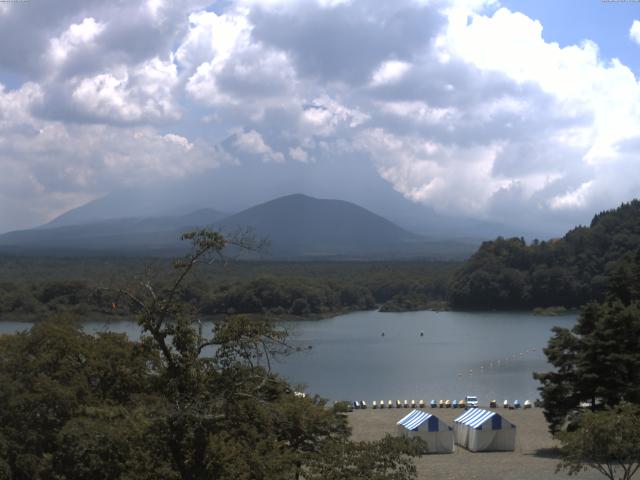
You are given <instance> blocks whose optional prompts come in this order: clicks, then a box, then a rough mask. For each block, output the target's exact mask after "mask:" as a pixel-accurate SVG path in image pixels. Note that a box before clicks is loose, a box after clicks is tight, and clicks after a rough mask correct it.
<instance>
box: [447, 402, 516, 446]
mask: <svg viewBox="0 0 640 480" xmlns="http://www.w3.org/2000/svg"><path fill="white" fill-rule="evenodd" d="M453 432H454V435H455V440H456V443H457V444H458V445H460V446H462V447H465V448H466V449H468V450H470V451H472V452H484V451H513V450H515V445H516V426H515V425H513V424H512V423H510V422H508V421H507V420H506V419H504V418H503V417H502V415H500V414H499V413H497V412H492V411H490V410H483V409H481V408H471V409H469V410H467V411H466V412H464V413H463V414H462V415H460V416H459V417H458V418H456V419H455V420H454V421H453Z"/></svg>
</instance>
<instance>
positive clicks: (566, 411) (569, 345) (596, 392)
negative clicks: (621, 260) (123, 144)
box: [534, 255, 640, 432]
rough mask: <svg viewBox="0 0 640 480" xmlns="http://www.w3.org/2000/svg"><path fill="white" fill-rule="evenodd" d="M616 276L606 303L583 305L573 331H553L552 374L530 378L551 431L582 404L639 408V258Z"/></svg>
mask: <svg viewBox="0 0 640 480" xmlns="http://www.w3.org/2000/svg"><path fill="white" fill-rule="evenodd" d="M616 275H617V276H618V277H619V278H618V281H617V282H614V284H613V288H612V290H611V291H610V293H609V294H608V296H607V299H606V300H605V301H604V302H603V303H590V304H588V305H587V306H585V307H584V308H583V309H582V311H581V314H580V318H579V320H578V323H577V324H576V326H575V327H574V328H573V329H572V330H567V329H564V328H554V336H553V337H552V338H551V340H550V341H549V345H548V347H547V348H546V349H545V354H546V356H547V359H548V360H549V363H551V364H552V365H553V366H554V367H555V369H556V370H555V371H552V372H548V373H537V374H535V375H534V377H535V378H536V379H538V380H539V381H540V382H541V384H542V386H541V387H540V392H541V396H542V401H543V406H544V408H545V415H546V418H547V420H548V421H549V424H550V429H551V430H552V431H553V432H556V431H558V430H559V429H560V428H561V427H562V425H563V424H564V423H565V421H566V420H567V418H568V417H569V416H570V415H571V414H572V413H575V412H578V411H579V408H580V404H581V403H583V402H586V403H587V404H589V405H590V406H591V408H592V409H594V410H595V409H597V408H602V407H604V406H615V405H617V404H619V403H620V402H623V401H625V402H631V403H636V404H640V255H636V256H635V261H633V262H629V263H628V264H627V265H626V266H625V268H624V269H623V270H621V271H619V272H618V274H616Z"/></svg>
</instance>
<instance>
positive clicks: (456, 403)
mask: <svg viewBox="0 0 640 480" xmlns="http://www.w3.org/2000/svg"><path fill="white" fill-rule="evenodd" d="M385 405H386V408H425V407H426V404H425V401H424V400H419V401H418V402H416V401H415V400H411V402H409V401H408V400H405V401H404V402H402V401H400V400H396V401H395V403H394V402H393V401H392V400H389V401H388V402H387V403H386V404H385V402H384V400H380V402H377V401H376V400H374V401H373V402H371V408H385ZM351 406H352V407H353V408H354V409H365V408H368V405H367V402H366V401H365V400H362V401H358V400H355V401H353V402H352V403H351ZM429 406H430V407H431V408H467V407H476V406H477V405H467V402H466V401H465V400H453V401H451V400H438V401H437V402H436V401H435V400H431V401H430V402H429ZM502 406H503V408H510V409H513V408H515V409H517V408H531V407H532V404H531V402H530V401H529V400H525V401H524V403H522V404H521V403H520V400H514V401H513V404H510V403H509V400H505V401H504V402H503V403H502ZM497 407H498V403H497V402H496V400H491V402H489V408H497Z"/></svg>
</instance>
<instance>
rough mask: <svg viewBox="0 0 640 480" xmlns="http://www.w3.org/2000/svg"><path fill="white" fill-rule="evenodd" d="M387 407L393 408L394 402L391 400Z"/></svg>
mask: <svg viewBox="0 0 640 480" xmlns="http://www.w3.org/2000/svg"><path fill="white" fill-rule="evenodd" d="M387 407H389V408H393V402H392V401H391V400H389V403H387Z"/></svg>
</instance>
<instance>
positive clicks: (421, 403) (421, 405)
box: [419, 400, 424, 408]
mask: <svg viewBox="0 0 640 480" xmlns="http://www.w3.org/2000/svg"><path fill="white" fill-rule="evenodd" d="M419 405H420V408H424V400H420V403H419Z"/></svg>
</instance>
